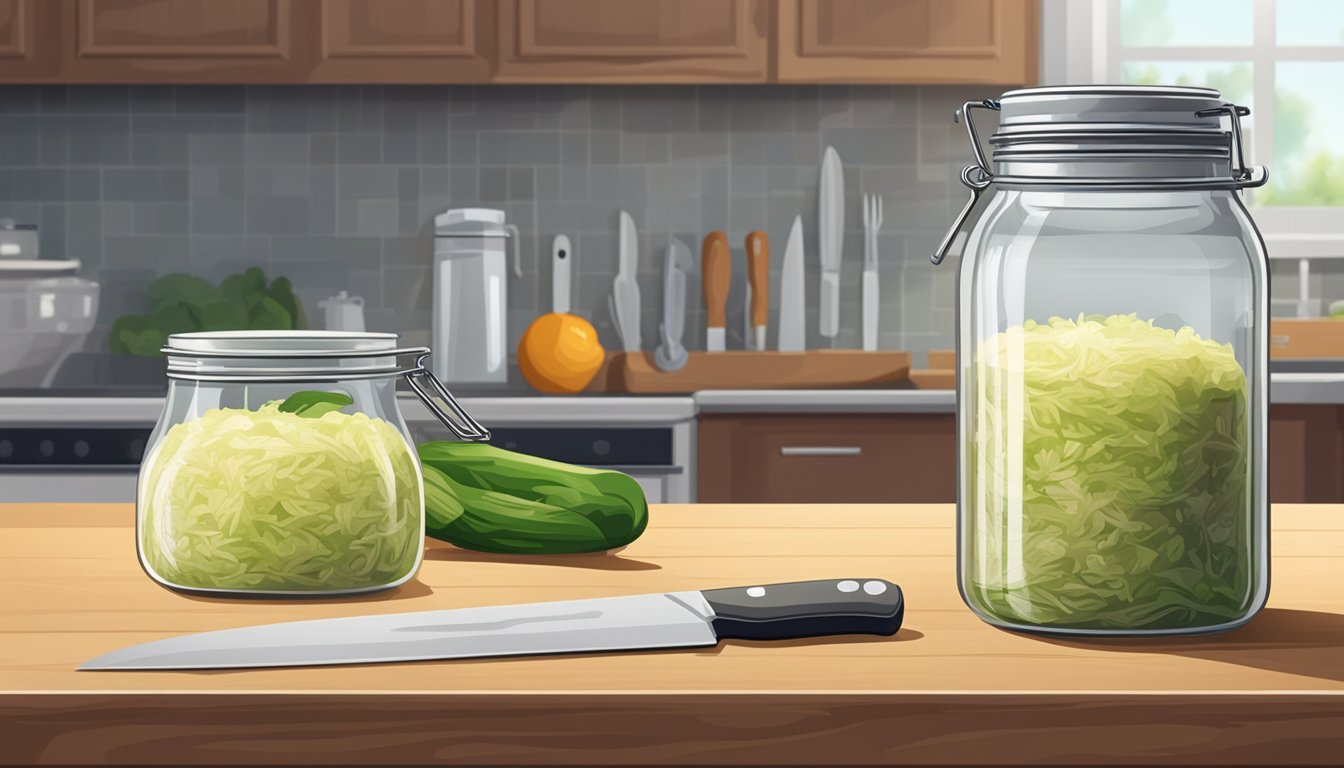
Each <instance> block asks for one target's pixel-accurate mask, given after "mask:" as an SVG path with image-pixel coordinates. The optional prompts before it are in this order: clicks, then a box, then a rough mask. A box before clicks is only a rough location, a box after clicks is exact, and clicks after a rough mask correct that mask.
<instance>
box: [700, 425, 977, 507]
mask: <svg viewBox="0 0 1344 768" xmlns="http://www.w3.org/2000/svg"><path fill="white" fill-rule="evenodd" d="M697 453H698V456H699V458H698V460H697V463H698V467H699V470H698V473H699V489H698V495H697V500H698V501H701V502H781V503H790V502H792V503H798V502H860V503H862V502H882V503H913V502H953V501H956V474H957V468H956V417H955V416H954V415H953V414H950V413H949V414H926V413H911V414H883V415H866V414H842V415H810V414H809V415H792V414H790V415H716V414H708V415H704V416H701V418H700V434H699V441H698V445H697Z"/></svg>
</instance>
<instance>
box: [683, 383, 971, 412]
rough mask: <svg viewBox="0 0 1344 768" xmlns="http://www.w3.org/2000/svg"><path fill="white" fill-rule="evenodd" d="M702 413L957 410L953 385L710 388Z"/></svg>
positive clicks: (700, 398)
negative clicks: (844, 387)
mask: <svg viewBox="0 0 1344 768" xmlns="http://www.w3.org/2000/svg"><path fill="white" fill-rule="evenodd" d="M695 405H696V408H697V410H698V411H699V412H700V413H955V412H956V410H957V393H956V392H955V391H954V390H951V389H711V390H704V391H701V392H696V393H695Z"/></svg>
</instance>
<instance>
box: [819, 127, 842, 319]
mask: <svg viewBox="0 0 1344 768" xmlns="http://www.w3.org/2000/svg"><path fill="white" fill-rule="evenodd" d="M844 242H845V171H844V166H843V165H842V164H841V162H840V155H839V153H837V152H836V151H835V147H827V148H826V152H825V153H824V154H823V155H822V158H821V179H820V183H819V189H818V192H817V248H818V250H819V251H820V255H821V291H820V294H819V297H820V304H821V306H820V308H819V310H818V313H817V316H818V320H819V322H820V332H821V335H822V336H824V337H826V338H828V339H833V338H835V336H836V335H837V334H838V333H839V332H840V265H841V262H842V261H843V258H844V257H843V253H842V251H843V249H844Z"/></svg>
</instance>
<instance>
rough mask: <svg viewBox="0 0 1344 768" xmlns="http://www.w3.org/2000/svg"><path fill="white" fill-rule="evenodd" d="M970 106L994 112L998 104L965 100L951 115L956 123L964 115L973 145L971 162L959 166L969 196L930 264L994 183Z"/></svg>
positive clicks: (936, 260) (944, 251) (942, 254)
mask: <svg viewBox="0 0 1344 768" xmlns="http://www.w3.org/2000/svg"><path fill="white" fill-rule="evenodd" d="M972 109H989V110H994V111H998V110H999V109H1000V105H999V102H997V101H994V100H993V99H984V100H981V101H968V102H966V103H965V104H962V105H961V109H958V110H957V111H956V112H954V113H953V114H952V120H953V122H960V121H961V118H962V116H963V115H964V116H965V117H966V135H967V136H969V137H970V139H971V146H972V147H974V148H975V165H968V166H966V167H965V168H962V169H961V183H962V184H964V185H965V186H966V188H967V189H969V190H971V196H970V199H968V200H967V201H966V205H964V206H962V207H961V213H958V214H957V218H956V219H953V221H952V227H951V228H950V229H948V230H947V234H946V235H943V241H942V242H941V243H939V244H938V247H937V248H936V249H935V250H934V252H933V256H931V257H930V258H929V260H930V261H932V262H933V264H934V266H937V265H939V264H942V263H943V259H945V258H947V252H948V250H949V249H950V248H951V247H952V240H953V239H954V238H956V236H957V233H958V232H960V231H961V228H962V226H963V225H965V223H966V219H968V218H969V217H970V215H971V211H972V210H973V209H974V208H975V204H976V203H977V202H979V201H980V193H981V192H983V191H985V188H986V187H988V186H989V185H990V184H992V183H994V172H993V171H991V170H990V169H989V161H988V160H986V159H985V151H984V150H983V149H982V148H981V147H980V137H979V136H977V135H976V133H975V122H974V121H973V120H972V118H971V110H972Z"/></svg>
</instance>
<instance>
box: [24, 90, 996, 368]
mask: <svg viewBox="0 0 1344 768" xmlns="http://www.w3.org/2000/svg"><path fill="white" fill-rule="evenodd" d="M987 94H988V95H993V94H992V89H987V88H963V87H947V86H939V87H885V86H882V87H878V86H861V87H860V86H822V87H817V86H799V87H790V86H712V87H709V86H702V87H689V86H642V87H618V86H594V87H588V86H545V87H531V86H491V87H427V86H426V87H421V86H408V87H361V86H335V87H297V86H191V87H177V88H172V87H162V86H143V87H140V86H134V87H121V86H105V87H58V86H31V87H7V88H3V89H0V217H10V218H14V219H17V220H19V221H29V222H34V223H37V224H39V225H41V227H42V249H43V254H44V256H45V257H46V258H77V259H80V260H82V261H83V263H84V273H85V275H86V276H89V277H91V278H92V279H95V280H98V281H99V282H100V283H101V284H102V288H103V298H102V308H101V317H100V328H102V329H105V328H106V327H107V326H108V325H110V324H111V322H112V320H113V319H115V318H116V316H118V315H120V314H122V313H125V312H133V311H142V310H143V309H144V308H145V307H144V305H145V298H144V295H143V288H144V285H145V283H146V282H147V281H149V280H150V279H152V278H153V277H155V276H157V275H160V274H165V273H168V272H175V271H184V272H191V273H194V274H199V275H201V276H203V277H207V278H210V279H215V280H217V279H219V278H222V277H223V276H225V275H227V274H229V273H230V272H235V271H238V270H241V269H243V268H246V267H248V266H252V265H258V266H262V267H263V268H265V269H266V270H267V272H268V274H271V275H273V276H275V275H285V276H287V277H289V278H290V279H291V280H292V281H293V283H294V286H295V288H296V290H297V292H298V294H299V296H300V298H301V299H302V300H303V302H304V304H305V306H306V309H307V312H308V315H309V318H310V321H312V322H314V323H315V324H320V323H321V314H320V312H319V310H318V307H317V303H318V301H320V300H321V299H323V298H325V297H327V296H329V295H332V294H334V293H335V292H337V291H340V290H348V291H349V292H350V293H352V294H354V295H359V296H363V297H364V300H365V306H366V314H367V319H368V324H369V327H370V328H371V329H374V330H390V331H396V332H399V333H401V334H403V335H404V336H405V337H406V340H407V341H408V342H411V343H427V342H428V333H429V332H428V328H429V325H430V317H429V313H430V305H431V296H430V285H431V269H432V267H431V252H432V243H431V238H432V235H433V224H432V219H433V216H434V214H436V213H438V212H441V211H442V210H444V209H446V208H449V207H455V206H474V205H480V206H488V207H499V208H503V209H504V210H506V211H507V213H508V217H509V219H510V220H511V221H512V222H514V223H516V224H517V225H518V227H519V229H520V231H521V232H522V241H521V245H522V253H523V263H524V275H523V277H522V278H521V279H519V280H516V281H514V282H513V284H512V285H510V287H509V301H510V328H509V331H510V335H511V336H512V337H513V341H514V343H513V344H512V345H511V346H516V340H517V338H518V337H519V336H520V335H521V334H522V331H523V330H524V328H525V326H526V322H527V321H528V320H530V318H531V317H533V316H535V315H536V314H537V313H538V312H541V311H545V310H546V309H548V307H547V306H546V305H547V304H548V303H549V301H550V273H549V272H550V270H549V266H548V264H547V259H546V256H547V255H548V254H549V249H550V242H551V239H552V238H553V237H554V236H555V235H557V234H561V233H564V234H567V235H569V237H570V238H571V240H572V241H573V243H574V248H575V251H576V257H577V267H576V272H575V279H574V283H575V284H574V291H573V293H574V305H575V308H576V311H578V312H580V313H581V314H584V315H586V316H588V317H589V318H590V319H591V320H592V321H593V322H594V324H595V325H596V326H597V328H598V331H599V333H600V334H601V336H602V339H603V342H604V343H605V344H606V345H607V346H608V348H615V347H616V337H615V333H614V329H613V326H612V322H611V318H610V317H609V315H608V311H607V294H608V292H609V288H610V281H611V277H612V276H613V274H614V272H615V269H616V255H617V254H616V243H617V237H616V221H617V214H618V211H619V210H621V209H625V210H627V211H629V212H630V213H631V215H632V216H633V217H634V220H635V222H636V224H637V226H638V227H639V235H640V247H641V254H640V255H641V262H640V263H641V267H640V272H639V276H638V280H639V284H640V288H641V291H642V293H643V295H644V297H645V299H644V301H643V317H642V321H643V329H642V332H643V336H644V338H645V339H646V340H649V339H656V338H657V324H658V317H659V310H660V306H659V305H660V299H661V290H660V288H659V277H660V275H661V270H662V258H663V252H664V247H665V246H666V244H667V242H668V239H669V237H674V236H675V237H679V238H681V239H682V240H684V241H685V242H686V243H687V244H688V245H690V246H691V249H692V251H693V253H696V254H698V253H699V248H700V242H701V240H702V239H703V237H704V235H705V234H706V233H707V232H708V231H710V230H714V229H723V230H725V231H727V233H728V236H729V240H730V242H731V244H732V246H733V251H734V275H733V288H732V294H731V297H730V302H731V303H730V314H729V344H730V346H740V345H741V343H742V338H741V336H742V325H743V323H742V320H743V317H742V315H743V311H744V309H743V307H742V298H743V291H744V288H745V284H746V279H745V269H746V267H745V264H746V260H745V255H744V252H743V241H744V239H745V237H746V234H747V232H749V231H751V230H754V229H763V230H764V231H765V232H766V233H767V234H768V235H769V236H770V244H771V258H772V280H773V281H774V284H775V286H777V285H778V280H779V266H780V260H781V258H782V255H783V250H784V244H785V241H786V239H787V236H788V231H789V227H790V224H791V223H792V220H793V217H794V216H795V215H798V214H801V215H802V217H803V227H804V233H805V240H804V242H805V251H806V253H807V274H808V280H807V297H808V306H809V319H808V327H809V337H810V338H809V345H810V346H814V347H817V346H830V342H829V341H828V340H823V339H821V338H820V337H819V336H818V335H817V333H816V326H817V322H816V305H817V285H816V283H817V272H818V265H817V256H816V251H817V248H816V209H817V188H816V182H817V172H818V164H819V162H820V158H821V153H822V150H823V149H824V148H825V147H826V145H828V144H832V145H834V146H835V147H836V148H837V149H838V150H839V152H840V155H841V158H842V159H843V161H844V166H845V188H846V190H845V191H846V227H847V231H846V235H845V251H844V273H843V284H842V306H841V327H842V330H841V333H840V337H839V338H838V339H837V340H836V346H840V347H856V346H858V345H859V340H860V333H859V327H858V326H859V316H860V307H859V294H860V287H859V286H860V281H861V277H860V270H861V265H862V243H863V240H862V224H861V210H860V202H859V201H860V195H861V193H862V192H872V193H878V194H881V195H883V196H884V198H885V224H884V227H883V230H882V234H881V238H880V241H879V245H880V253H881V258H882V261H881V267H880V270H881V296H882V318H881V332H880V345H881V346H882V347H883V348H888V349H909V350H911V351H913V352H915V353H916V358H915V359H916V364H917V365H920V364H922V363H923V357H924V355H923V353H924V352H925V351H927V350H928V349H930V348H936V347H946V346H949V345H951V343H952V332H953V329H952V320H951V318H952V307H953V301H954V297H953V291H954V285H955V281H954V280H953V274H954V272H955V265H953V264H950V263H949V264H946V265H944V266H943V267H941V268H939V269H935V268H934V267H932V266H931V265H930V264H929V261H928V253H929V250H930V249H931V248H932V247H933V246H934V245H935V244H936V243H937V241H938V239H939V237H940V236H941V235H942V233H943V231H944V229H945V227H946V226H947V225H948V223H949V222H950V221H951V219H952V217H953V216H954V215H955V213H956V211H957V209H958V207H959V206H960V204H961V202H962V200H963V192H962V190H961V188H960V187H959V186H958V185H957V184H956V183H955V179H956V172H957V170H958V168H959V167H960V165H961V164H963V163H964V162H965V160H966V155H967V154H968V148H967V147H966V146H965V134H964V133H962V132H961V130H960V129H959V128H958V127H957V126H956V125H954V124H953V123H952V122H951V119H950V118H951V114H952V111H953V109H955V108H956V107H957V106H958V105H960V103H961V102H963V101H965V100H966V99H968V98H973V97H975V98H980V97H984V96H986V95H987ZM693 286H698V282H693ZM691 293H692V295H691V296H690V300H689V306H690V317H689V318H688V322H687V326H686V341H687V343H688V345H689V346H691V347H692V348H696V347H698V346H701V345H702V344H703V335H704V334H703V331H704V316H703V310H702V301H701V299H700V297H699V295H698V290H694V289H693V290H692V291H691ZM771 322H772V324H773V322H774V320H773V319H772V321H771ZM771 338H772V344H773V333H772V337H771ZM89 343H90V347H91V348H97V347H99V346H101V345H103V344H105V330H104V331H103V332H102V333H99V334H95V335H94V336H93V337H91V339H90V342H89ZM511 378H512V379H513V381H514V384H513V385H512V386H514V387H518V388H525V385H524V384H522V382H521V380H520V377H518V376H516V375H515V376H513V377H511Z"/></svg>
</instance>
